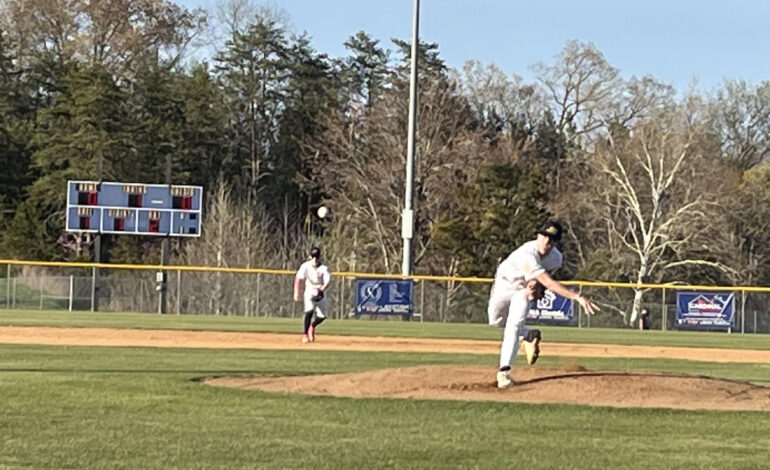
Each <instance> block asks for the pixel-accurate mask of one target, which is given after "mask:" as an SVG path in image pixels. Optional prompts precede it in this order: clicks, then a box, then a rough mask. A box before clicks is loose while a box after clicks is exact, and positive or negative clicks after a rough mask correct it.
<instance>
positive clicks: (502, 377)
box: [497, 370, 513, 388]
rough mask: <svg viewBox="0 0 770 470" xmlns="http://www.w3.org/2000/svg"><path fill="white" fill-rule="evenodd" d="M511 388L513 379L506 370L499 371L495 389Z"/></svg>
mask: <svg viewBox="0 0 770 470" xmlns="http://www.w3.org/2000/svg"><path fill="white" fill-rule="evenodd" d="M511 386H513V379H512V378H511V375H510V374H509V373H508V371H507V370H501V371H500V372H498V373H497V388H508V387H511Z"/></svg>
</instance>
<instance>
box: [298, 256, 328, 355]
mask: <svg viewBox="0 0 770 470" xmlns="http://www.w3.org/2000/svg"><path fill="white" fill-rule="evenodd" d="M331 277H332V276H331V273H330V272H329V268H328V267H327V266H326V265H325V264H324V263H323V262H322V261H321V250H320V249H318V248H317V247H313V248H312V249H311V250H310V256H309V258H308V260H307V261H305V262H304V263H302V265H301V266H300V267H299V269H298V270H297V275H296V276H294V301H295V302H298V301H299V298H300V297H299V290H300V286H301V284H302V281H303V280H304V281H305V294H304V296H303V301H304V312H305V332H304V334H303V335H302V342H303V343H309V342H313V341H315V336H316V335H315V329H316V327H318V325H320V324H321V323H322V322H323V321H324V320H325V319H326V310H327V305H328V304H327V302H326V295H325V291H326V288H327V287H329V282H330V281H331ZM319 297H320V298H319ZM314 314H315V320H314V319H313V315H314ZM311 322H312V323H311Z"/></svg>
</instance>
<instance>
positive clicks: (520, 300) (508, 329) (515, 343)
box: [487, 281, 529, 368]
mask: <svg viewBox="0 0 770 470" xmlns="http://www.w3.org/2000/svg"><path fill="white" fill-rule="evenodd" d="M528 310H529V299H528V298H527V289H526V288H521V287H516V286H515V285H514V284H512V283H510V282H507V281H495V282H494V284H492V291H491V292H490V294H489V307H488V308H487V315H488V316H489V324H490V325H491V326H497V327H500V328H503V342H502V344H501V345H500V367H501V368H503V367H510V365H511V364H513V363H514V362H515V361H516V354H518V352H519V341H520V340H521V338H523V337H524V336H526V335H527V333H529V328H527V326H526V325H525V324H524V319H525V318H526V316H527V311H528Z"/></svg>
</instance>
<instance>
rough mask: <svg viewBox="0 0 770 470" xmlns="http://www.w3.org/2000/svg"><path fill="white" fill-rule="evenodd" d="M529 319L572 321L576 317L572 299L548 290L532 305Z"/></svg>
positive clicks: (559, 321)
mask: <svg viewBox="0 0 770 470" xmlns="http://www.w3.org/2000/svg"><path fill="white" fill-rule="evenodd" d="M527 319H528V320H531V321H536V322H541V323H559V324H565V323H572V321H573V320H574V319H575V315H574V309H573V308H572V301H571V300H570V299H568V298H566V297H562V296H560V295H557V294H554V293H553V292H551V291H549V290H546V291H545V295H544V296H543V298H542V299H540V300H538V301H537V302H536V303H532V304H531V305H530V308H529V312H528V313H527Z"/></svg>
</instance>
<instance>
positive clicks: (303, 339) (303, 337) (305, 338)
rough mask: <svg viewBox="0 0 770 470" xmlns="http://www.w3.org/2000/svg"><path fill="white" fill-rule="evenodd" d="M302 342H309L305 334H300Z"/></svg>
mask: <svg viewBox="0 0 770 470" xmlns="http://www.w3.org/2000/svg"><path fill="white" fill-rule="evenodd" d="M302 342H303V343H309V342H310V337H309V336H308V335H306V334H305V335H302Z"/></svg>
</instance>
